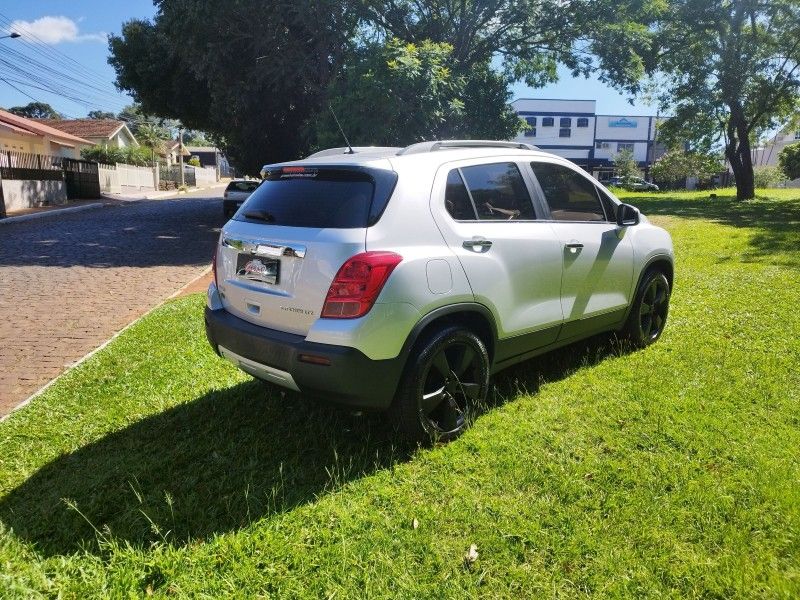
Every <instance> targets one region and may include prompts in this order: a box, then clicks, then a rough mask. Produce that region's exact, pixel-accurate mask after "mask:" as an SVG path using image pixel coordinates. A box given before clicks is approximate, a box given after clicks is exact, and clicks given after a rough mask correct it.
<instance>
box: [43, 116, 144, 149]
mask: <svg viewBox="0 0 800 600" xmlns="http://www.w3.org/2000/svg"><path fill="white" fill-rule="evenodd" d="M34 120H35V121H38V122H39V123H44V124H45V125H48V126H50V127H53V128H54V129H58V130H60V131H63V132H65V133H69V134H70V135H75V136H78V137H80V138H83V139H86V140H89V141H90V142H92V144H93V145H96V146H105V147H107V148H125V147H127V146H138V145H139V142H137V141H136V137H135V136H134V135H133V133H131V130H130V129H128V125H127V124H126V123H125V121H118V120H116V119H34Z"/></svg>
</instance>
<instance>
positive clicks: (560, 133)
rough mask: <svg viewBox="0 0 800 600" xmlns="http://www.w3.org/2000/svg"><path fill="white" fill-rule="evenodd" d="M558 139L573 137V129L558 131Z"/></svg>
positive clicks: (566, 128)
mask: <svg viewBox="0 0 800 600" xmlns="http://www.w3.org/2000/svg"><path fill="white" fill-rule="evenodd" d="M558 137H560V138H567V137H572V129H570V128H569V127H562V128H561V129H559V130H558Z"/></svg>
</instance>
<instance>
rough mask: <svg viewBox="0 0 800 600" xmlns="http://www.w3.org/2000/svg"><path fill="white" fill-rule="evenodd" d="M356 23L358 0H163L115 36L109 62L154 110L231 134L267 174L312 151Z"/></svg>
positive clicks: (241, 158) (246, 164)
mask: <svg viewBox="0 0 800 600" xmlns="http://www.w3.org/2000/svg"><path fill="white" fill-rule="evenodd" d="M265 4H266V6H265ZM356 25H357V18H356V15H355V12H354V7H353V3H352V2H351V1H348V0H318V1H311V0H299V1H292V2H290V1H288V0H282V1H272V2H268V3H265V2H262V1H260V0H241V1H239V2H236V3H227V2H217V1H215V0H199V1H198V0H163V1H161V2H159V3H158V12H157V14H156V16H155V18H154V20H153V21H152V22H150V21H130V22H128V23H125V24H124V25H123V27H122V33H121V35H120V36H111V37H110V38H109V48H110V51H111V57H110V59H109V62H110V63H111V64H112V65H113V66H114V68H115V69H116V71H117V85H118V86H119V87H120V89H124V90H128V91H130V92H131V93H132V94H133V96H134V98H135V99H136V100H137V101H139V102H141V105H142V108H143V109H144V110H145V111H146V112H149V113H154V114H158V115H163V116H166V117H172V118H176V119H180V121H181V122H182V123H183V124H184V125H185V126H186V127H189V128H191V129H199V130H202V131H207V132H208V133H210V134H211V135H213V136H215V137H216V138H224V139H225V140H226V144H227V147H226V150H227V153H228V155H229V157H230V158H231V159H232V160H234V161H235V162H236V163H237V165H238V166H239V167H240V168H242V169H243V170H244V171H245V172H250V173H258V171H259V170H260V168H261V166H262V165H263V164H264V163H266V162H272V161H278V160H286V159H291V158H299V157H300V156H302V155H303V153H304V152H306V151H307V150H308V146H309V142H308V137H309V132H310V131H311V128H312V122H313V121H314V120H315V118H317V116H318V115H319V114H320V113H321V112H322V109H323V108H326V107H325V101H324V97H325V93H326V91H327V88H328V85H329V83H330V81H331V78H332V76H333V75H334V73H335V72H336V69H338V67H339V65H341V64H342V56H343V54H344V53H345V51H346V50H348V49H349V48H350V45H351V39H352V37H353V34H354V32H355V28H356Z"/></svg>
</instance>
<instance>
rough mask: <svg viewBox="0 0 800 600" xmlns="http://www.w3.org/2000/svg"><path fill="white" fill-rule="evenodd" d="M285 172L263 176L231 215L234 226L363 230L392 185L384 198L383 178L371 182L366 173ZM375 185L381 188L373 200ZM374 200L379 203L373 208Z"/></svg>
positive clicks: (278, 171) (307, 169)
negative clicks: (246, 222) (262, 224)
mask: <svg viewBox="0 0 800 600" xmlns="http://www.w3.org/2000/svg"><path fill="white" fill-rule="evenodd" d="M284 169H285V170H284ZM284 169H282V168H280V167H279V168H277V169H275V170H271V171H270V172H269V173H268V175H267V177H266V178H265V180H264V182H263V183H262V184H261V185H260V186H259V187H258V189H257V190H256V191H255V192H253V193H252V194H251V195H250V197H249V198H248V199H247V200H246V201H245V203H244V205H243V206H242V208H241V210H239V212H238V213H237V214H236V217H235V218H236V220H238V221H248V222H254V223H269V224H270V225H283V226H287V227H314V228H336V229H350V228H362V227H368V226H369V225H371V224H373V223H374V222H375V221H377V217H379V216H380V212H382V211H383V207H385V205H386V202H387V201H388V196H389V195H391V191H392V189H393V188H394V182H395V181H396V176H394V179H393V180H392V181H391V189H388V193H387V190H386V189H385V188H386V185H385V182H383V181H381V180H382V179H383V178H381V177H379V178H378V179H377V180H376V178H375V177H374V175H373V174H370V173H368V172H366V171H365V170H349V169H348V170H345V169H324V168H322V169H316V168H302V167H287V168H284ZM384 173H387V172H384ZM392 175H394V174H393V173H392ZM376 185H377V186H378V187H380V188H381V189H380V191H379V193H378V194H376ZM373 198H375V199H376V200H377V199H380V201H379V202H373ZM376 208H379V211H378V213H377V214H376V212H375V209H376Z"/></svg>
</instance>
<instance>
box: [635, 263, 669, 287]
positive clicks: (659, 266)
mask: <svg viewBox="0 0 800 600" xmlns="http://www.w3.org/2000/svg"><path fill="white" fill-rule="evenodd" d="M650 271H661V272H662V273H664V276H665V277H666V278H667V283H669V291H670V293H672V280H673V277H674V274H675V267H674V266H673V264H672V261H670V260H669V259H667V258H666V257H663V256H657V257H655V258H653V259H651V260H650V262H648V263H647V266H646V267H645V268H644V270H643V271H642V276H641V278H640V279H639V284H640V285H641V282H642V280H644V277H645V275H646V274H647V273H649V272H650Z"/></svg>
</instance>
